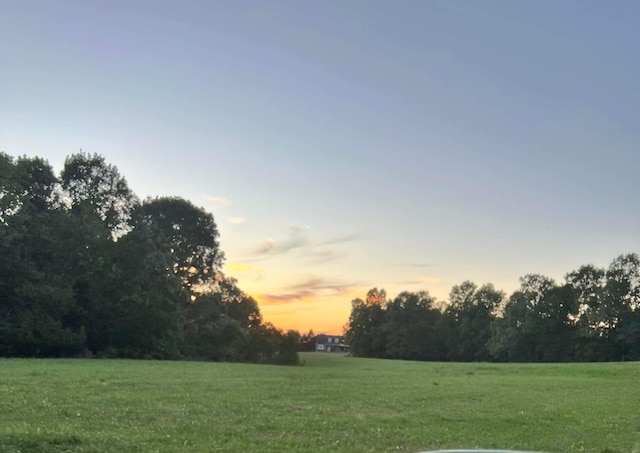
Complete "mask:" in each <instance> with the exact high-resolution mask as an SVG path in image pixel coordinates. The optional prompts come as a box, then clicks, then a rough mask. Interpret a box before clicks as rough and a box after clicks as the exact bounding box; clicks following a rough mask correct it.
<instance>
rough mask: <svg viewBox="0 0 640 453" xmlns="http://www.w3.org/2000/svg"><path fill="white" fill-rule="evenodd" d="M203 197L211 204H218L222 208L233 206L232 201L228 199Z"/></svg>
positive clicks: (210, 196) (211, 196)
mask: <svg viewBox="0 0 640 453" xmlns="http://www.w3.org/2000/svg"><path fill="white" fill-rule="evenodd" d="M202 197H203V198H204V199H205V200H207V201H210V202H211V203H215V204H218V205H220V206H231V200H229V199H228V198H223V197H214V196H213V195H207V194H204V195H202Z"/></svg>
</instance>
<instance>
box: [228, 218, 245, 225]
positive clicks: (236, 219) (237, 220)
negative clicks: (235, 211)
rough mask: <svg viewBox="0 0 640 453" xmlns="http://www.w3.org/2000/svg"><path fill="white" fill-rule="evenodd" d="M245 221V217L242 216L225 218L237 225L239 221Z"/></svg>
mask: <svg viewBox="0 0 640 453" xmlns="http://www.w3.org/2000/svg"><path fill="white" fill-rule="evenodd" d="M246 221H247V219H245V218H244V217H229V218H228V219H227V222H229V223H232V224H234V225H239V224H241V223H245V222H246Z"/></svg>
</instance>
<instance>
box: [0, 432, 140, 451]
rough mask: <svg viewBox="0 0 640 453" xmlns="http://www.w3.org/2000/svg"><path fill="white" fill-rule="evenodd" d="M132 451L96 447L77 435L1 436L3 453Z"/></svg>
mask: <svg viewBox="0 0 640 453" xmlns="http://www.w3.org/2000/svg"><path fill="white" fill-rule="evenodd" d="M98 451H100V452H111V451H113V452H120V451H131V450H130V449H128V448H127V447H125V446H123V445H114V444H110V445H96V444H95V443H94V442H87V441H86V440H85V439H82V438H80V437H78V436H76V435H55V434H53V435H37V436H33V435H27V434H25V435H12V436H2V435H0V452H2V453H75V452H98Z"/></svg>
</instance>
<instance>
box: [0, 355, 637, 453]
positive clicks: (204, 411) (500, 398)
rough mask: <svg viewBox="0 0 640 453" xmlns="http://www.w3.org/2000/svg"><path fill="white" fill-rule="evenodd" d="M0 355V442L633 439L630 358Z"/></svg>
mask: <svg viewBox="0 0 640 453" xmlns="http://www.w3.org/2000/svg"><path fill="white" fill-rule="evenodd" d="M302 358H303V360H304V361H305V365H304V366H300V367H277V366H268V365H244V364H228V363H194V362H152V361H148V362H147V361H113V360H13V359H10V360H0V451H1V452H3V453H4V452H12V453H13V452H15V453H17V452H43V453H44V452H54V453H59V452H156V451H157V452H218V451H224V452H314V453H317V452H389V451H405V452H417V451H420V450H428V449H440V448H509V449H522V450H524V449H527V450H540V451H548V452H632V453H639V452H640V363H624V364H621V363H607V364H567V365H556V364H546V365H517V364H504V365H503V364H485V363H480V364H455V363H454V364H449V363H447V364H445V363H417V362H400V361H383V360H370V359H355V358H347V357H342V356H338V355H328V354H313V353H310V354H303V355H302Z"/></svg>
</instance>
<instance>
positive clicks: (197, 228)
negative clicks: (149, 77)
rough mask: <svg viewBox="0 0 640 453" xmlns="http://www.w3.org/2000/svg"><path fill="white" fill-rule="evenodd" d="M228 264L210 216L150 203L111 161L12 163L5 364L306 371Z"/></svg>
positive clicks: (3, 168)
mask: <svg viewBox="0 0 640 453" xmlns="http://www.w3.org/2000/svg"><path fill="white" fill-rule="evenodd" d="M223 259H224V255H223V253H222V251H221V250H220V245H219V242H218V230H217V227H216V224H215V222H214V218H213V216H212V215H211V214H210V213H207V212H205V211H204V210H203V209H201V208H198V207H196V206H194V205H193V204H191V203H190V202H188V201H186V200H184V199H181V198H154V199H147V200H145V201H140V200H139V199H138V198H137V197H136V196H135V194H134V193H133V192H132V191H131V190H130V189H129V187H128V185H127V182H126V180H125V179H124V178H123V177H122V176H121V175H120V174H119V171H118V169H117V168H116V167H114V166H113V165H109V164H107V163H106V162H105V160H104V158H103V157H101V156H99V155H88V154H83V153H79V154H75V155H71V156H69V157H68V158H67V159H66V161H65V163H64V168H63V170H62V172H61V173H60V174H59V175H55V174H54V172H53V169H52V167H51V166H50V165H49V163H48V162H47V161H46V160H44V159H41V158H38V157H34V158H29V157H17V158H14V157H11V156H9V155H7V154H5V153H0V356H14V357H80V356H85V357H87V356H98V357H123V358H155V359H181V358H188V359H196V360H216V361H217V360H225V361H249V362H260V363H280V364H295V363H298V355H297V351H298V349H299V344H300V341H299V335H298V333H297V332H294V331H289V332H286V333H285V332H282V331H280V330H279V329H276V328H275V327H274V326H272V325H271V324H269V323H264V322H263V321H262V318H261V315H260V311H259V309H258V305H257V303H256V301H255V300H254V299H253V298H251V297H250V296H248V295H247V294H245V293H243V292H242V291H241V290H240V289H239V288H238V286H237V284H236V281H235V280H233V279H231V278H227V277H225V276H224V275H223V273H222V272H221V266H222V263H223Z"/></svg>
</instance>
